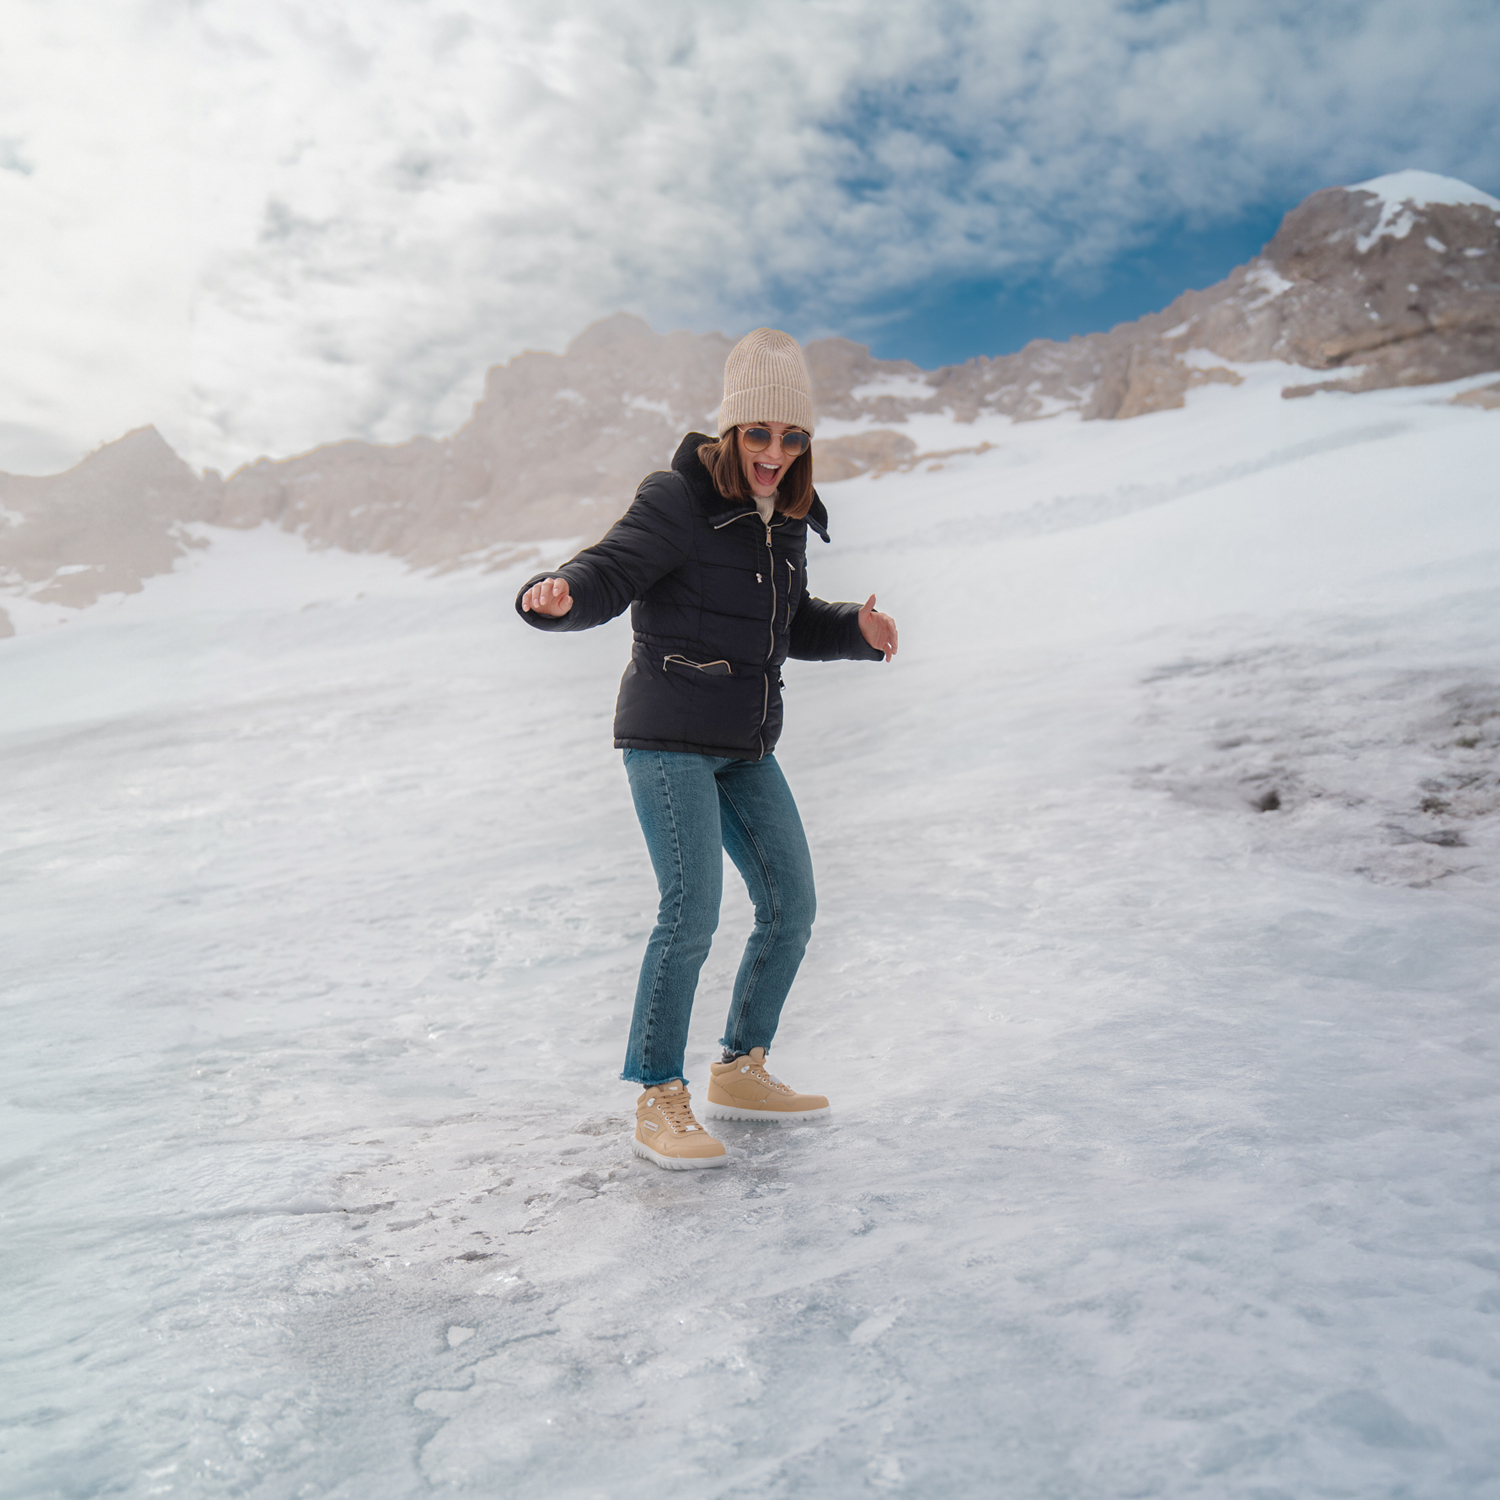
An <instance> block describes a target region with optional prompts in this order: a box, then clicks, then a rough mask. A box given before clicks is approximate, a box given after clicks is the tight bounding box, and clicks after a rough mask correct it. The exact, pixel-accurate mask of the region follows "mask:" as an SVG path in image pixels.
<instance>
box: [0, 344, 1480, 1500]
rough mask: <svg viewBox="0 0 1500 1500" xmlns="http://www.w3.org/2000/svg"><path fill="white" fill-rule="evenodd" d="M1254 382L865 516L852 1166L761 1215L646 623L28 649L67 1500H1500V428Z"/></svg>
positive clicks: (130, 627) (820, 704)
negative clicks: (661, 1057) (672, 1123)
mask: <svg viewBox="0 0 1500 1500" xmlns="http://www.w3.org/2000/svg"><path fill="white" fill-rule="evenodd" d="M1234 373H1235V374H1237V375H1238V376H1239V377H1240V378H1241V380H1242V382H1243V383H1242V384H1241V385H1239V386H1238V387H1229V386H1226V385H1209V386H1205V387H1202V388H1199V389H1195V390H1192V391H1190V392H1189V393H1188V396H1187V405H1186V407H1185V408H1184V409H1181V410H1175V411H1163V412H1158V413H1155V414H1152V415H1148V416H1143V417H1141V418H1140V419H1139V420H1137V421H1134V422H1129V423H1081V422H1079V421H1077V420H1076V418H1075V417H1073V416H1071V415H1066V416H1062V417H1058V418H1056V419H1054V420H1052V421H1043V422H1033V423H1029V424H1025V425H1020V426H1015V427H1011V426H1010V425H1009V424H1006V423H1003V422H1001V421H1000V419H998V418H997V419H995V423H994V426H993V429H991V428H990V427H985V428H984V430H983V431H979V430H978V429H977V428H976V427H968V426H954V425H953V424H949V426H948V427H947V428H946V429H943V428H942V426H941V423H942V422H943V420H944V419H942V418H940V417H938V416H935V415H934V416H929V417H920V416H919V417H914V418H913V419H912V420H913V423H914V424H915V423H917V422H925V423H930V424H931V428H930V430H929V429H928V428H927V427H924V428H922V430H921V431H920V433H915V434H914V435H915V440H917V441H919V442H920V444H921V446H922V447H923V448H924V449H929V450H943V449H960V448H965V447H968V448H974V447H977V446H979V444H980V442H981V441H984V442H989V443H991V444H992V446H991V447H989V448H988V449H987V450H985V451H982V452H968V453H959V454H956V455H955V456H952V457H950V458H948V459H946V460H943V461H941V467H936V468H931V469H929V468H928V467H926V466H922V467H918V468H916V469H913V470H911V471H909V472H892V473H887V474H885V475H883V476H882V477H880V478H872V477H869V476H865V477H862V478H858V479H853V480H850V481H848V482H845V483H842V484H839V485H835V486H831V487H830V489H829V492H828V494H827V500H828V503H829V508H830V511H831V513H832V530H833V536H834V542H835V545H834V546H831V547H827V548H819V549H818V550H817V552H816V553H815V555H814V556H813V558H812V559H811V567H812V578H813V581H814V585H815V587H817V589H818V590H819V592H821V593H823V594H824V595H825V596H827V597H846V598H853V597H863V596H864V594H865V593H867V592H868V591H869V590H871V589H874V590H876V591H877V592H878V594H879V597H880V600H881V603H882V605H883V606H885V607H887V608H889V609H890V610H891V611H892V612H893V613H894V614H895V615H896V616H897V618H898V620H899V622H900V624H901V627H902V632H903V649H902V652H901V655H900V657H899V659H898V661H897V662H896V663H895V664H894V665H892V666H889V667H885V666H879V667H877V666H869V665H865V664H853V663H849V664H836V665H831V666H828V665H818V666H815V665H810V664H799V663H793V664H792V665H791V667H790V669H789V670H788V672H787V680H788V693H787V713H788V732H787V736H786V740H785V742H784V747H783V751H782V753H781V759H782V762H783V764H784V765H785V767H786V769H787V773H788V776H789V778H790V779H791V781H792V783H793V786H794V787H795V788H796V790H797V792H798V794H799V798H800V800H801V803H802V806H803V810H804V815H805V817H806V821H807V823H808V826H809V831H810V834H811V838H812V842H813V847H814V852H815V858H816V861H817V866H818V871H819V879H820V894H821V915H820V918H819V925H818V929H817V931H816V932H815V934H814V940H813V947H812V949H811V951H810V954H809V958H808V962H807V964H806V966H805V968H804V971H803V975H802V977H801V979H800V980H799V983H798V986H797V989H796V991H795V992H794V995H793V998H792V1001H791V1003H790V1005H789V1007H788V1011H787V1016H786V1020H785V1024H784V1027H783V1031H782V1035H781V1037H780V1039H779V1041H778V1046H777V1049H776V1058H775V1061H776V1064H777V1069H778V1072H781V1073H782V1074H783V1075H784V1076H786V1077H787V1078H789V1079H790V1080H791V1081H793V1082H794V1083H797V1084H799V1085H800V1086H803V1087H809V1088H818V1089H822V1090H826V1091H827V1092H828V1093H829V1094H830V1095H831V1096H832V1098H833V1102H834V1107H835V1114H834V1116H833V1118H832V1120H831V1121H830V1122H829V1123H828V1124H826V1125H822V1126H811V1125H810V1126H806V1127H802V1128H800V1129H794V1130H791V1131H788V1132H785V1133H780V1134H774V1135H773V1134H767V1133H764V1132H763V1131H759V1130H757V1128H755V1127H751V1126H744V1127H733V1126H729V1127H725V1135H726V1139H727V1140H728V1143H729V1146H730V1150H731V1153H732V1158H733V1159H732V1162H731V1165H730V1167H729V1169H728V1170H727V1171H725V1172H722V1173H714V1174H705V1175H708V1176H711V1177H712V1179H713V1180H711V1181H700V1180H692V1181H687V1182H684V1181H682V1180H681V1177H680V1176H678V1175H675V1174H674V1175H669V1174H665V1173H659V1172H654V1171H652V1170H651V1169H649V1168H647V1167H645V1166H644V1165H639V1164H636V1163H634V1162H633V1161H632V1159H631V1158H630V1156H629V1153H628V1147H627V1144H626V1131H627V1128H628V1126H627V1116H628V1113H629V1111H630V1107H631V1103H632V1100H633V1094H634V1091H633V1090H632V1089H631V1088H630V1087H629V1086H627V1085H624V1084H620V1083H618V1082H615V1081H613V1080H614V1075H615V1073H616V1072H617V1070H618V1067H619V1063H620V1055H621V1053H622V1050H623V1039H624V1028H625V1022H626V1017H627V1013H628V1006H629V1001H630V995H631V991H632V987H633V981H634V971H635V967H636V964H637V961H638V958H639V953H640V949H641V946H642V944H643V941H644V937H645V933H646V931H647V929H648V926H649V923H650V920H651V914H652V911H653V909H654V901H655V893H654V890H653V889H652V886H651V882H650V879H649V874H648V869H647V864H646V860H645V856H644V850H643V848H642V846H641V842H640V836H639V833H638V831H637V830H636V828H635V825H634V820H633V817H632V814H631V812H630V808H629V801H628V796H627V793H626V788H625V783H624V778H623V775H622V772H621V770H620V767H619V763H618V756H617V755H616V753H615V752H614V751H612V750H611V749H610V746H609V717H610V711H611V707H612V702H613V696H614V687H615V682H616V680H617V678H618V674H619V670H620V668H621V666H622V663H623V660H624V657H625V653H626V632H625V630H624V626H623V622H617V623H616V624H615V625H614V626H611V627H607V628H605V629H602V630H599V631H596V632H593V633H591V634H589V635H587V636H581V637H578V638H576V639H565V638H555V637H549V636H543V635H541V634H540V633H537V632H532V631H529V630H527V629H525V628H524V627H523V626H522V625H521V624H520V623H519V622H518V621H517V620H516V619H515V618H514V615H513V613H512V610H511V597H512V593H513V589H514V586H515V584H516V582H517V581H518V574H517V573H516V572H515V571H512V572H511V573H509V574H502V575H492V576H489V577H485V576H482V575H475V574H472V573H463V574H455V575H449V576H448V577H446V578H431V577H421V576H416V575H412V574H408V573H405V572H403V571H401V570H400V568H399V567H398V566H397V565H396V564H395V563H394V562H392V561H391V560H390V559H381V558H371V557H365V558H351V557H347V556H340V555H339V554H335V553H319V554H307V553H305V552H304V551H303V550H302V549H301V544H300V543H299V542H297V541H296V539H295V538H290V537H287V536H285V535H284V534H282V533H279V532H271V531H269V530H267V531H262V532H250V533H245V534H243V535H241V536H239V537H238V538H237V540H235V541H234V544H233V545H225V544H224V538H223V537H217V538H216V534H215V533H212V532H203V533H201V534H200V537H199V539H200V540H204V539H207V540H209V541H210V543H211V545H209V546H208V547H207V548H197V549H194V550H193V552H192V553H191V555H190V557H189V558H188V559H187V562H190V563H191V565H192V566H191V569H190V570H186V568H187V563H186V562H185V563H182V564H179V572H177V573H174V574H172V575H169V576H167V577H165V578H160V579H156V580H152V581H150V582H148V584H147V586H146V588H145V590H144V591H143V592H142V593H140V594H136V595H132V596H130V597H128V598H125V599H124V600H122V601H116V602H114V603H112V604H108V605H103V606H98V607H96V608H95V609H93V610H89V611H86V612H84V613H83V614H82V615H81V616H78V617H75V619H74V623H72V624H69V625H67V626H66V627H65V628H61V629H47V630H32V631H30V632H29V633H23V634H20V635H18V636H16V637H14V638H12V639H9V640H6V641H3V642H0V704H3V705H4V709H3V712H4V719H3V727H0V764H3V777H0V818H3V826H4V828H5V830H6V840H5V853H4V862H3V865H0V871H3V878H4V881H5V886H4V900H3V903H0V951H3V952H4V954H5V969H6V976H7V982H6V989H5V1000H6V1013H5V1027H6V1047H5V1049H4V1061H3V1064H0V1066H3V1069H4V1083H5V1086H4V1092H3V1095H0V1098H3V1100H4V1105H3V1121H4V1126H3V1131H0V1142H3V1147H4V1152H5V1157H4V1167H3V1170H4V1172H5V1174H6V1176H5V1192H4V1197H3V1200H0V1201H3V1209H0V1211H3V1213H4V1232H3V1235H0V1256H3V1274H0V1285H3V1287H4V1295H5V1299H6V1305H5V1308H4V1312H3V1316H0V1326H3V1328H4V1330H5V1343H4V1370H3V1380H4V1383H5V1389H6V1403H5V1404H6V1408H7V1411H8V1413H9V1416H8V1419H7V1425H6V1426H5V1427H4V1429H3V1436H0V1443H3V1462H0V1473H3V1477H0V1495H3V1496H26V1497H28V1500H33V1497H42V1496H58V1497H61V1496H81V1495H99V1494H110V1495H119V1496H128V1497H132V1500H134V1497H145V1496H154V1495H168V1496H174V1495H175V1496H231V1495H233V1496H256V1497H273V1496H274V1497H283V1496H287V1497H290V1496H319V1497H348V1500H395V1497H405V1496H418V1495H426V1494H431V1493H441V1494H456V1495H472V1496H476V1497H485V1500H493V1497H498V1496H502V1495H503V1496H506V1497H532V1496H536V1497H541V1496H546V1497H549V1500H556V1497H596V1496H597V1497H601V1500H604V1497H608V1500H621V1497H637V1496H639V1497H645V1496H657V1495H659V1494H661V1493H663V1492H671V1493H674V1494H687V1495H693V1496H721V1497H726V1500H728V1497H752V1496H753V1497H790V1496H808V1497H812V1496H816V1497H827V1496H855V1495H867V1494H868V1495H890V1496H911V1497H921V1500H934V1497H941V1496H964V1497H968V1496H974V1495H991V1494H1000V1495H1005V1496H1007V1497H1043V1496H1046V1497H1075V1496H1076V1497H1079V1500H1084V1497H1088V1500H1094V1497H1099V1496H1124V1495H1157V1496H1204V1497H1216V1500H1217V1497H1224V1496H1247V1497H1248V1496H1259V1497H1269V1496H1298V1497H1302V1496H1312V1495H1332V1494H1345V1495H1360V1496H1366V1495H1368V1496H1375V1495H1397V1494H1410V1495H1420V1496H1423V1497H1424V1500H1432V1497H1449V1496H1451V1497H1459V1496H1464V1497H1470V1496H1482V1495H1493V1494H1500V1438H1497V1436H1496V1426H1495V1422H1494V1410H1495V1389H1494V1386H1495V1372H1496V1370H1497V1369H1500V1259H1497V1257H1496V1253H1495V1244H1496V1234H1497V1229H1500V1223H1497V1219H1500V1209H1497V1202H1496V1197H1495V1194H1494V1162H1495V1160H1496V1154H1497V1150H1500V1085H1497V1078H1496V1072H1495V1062H1496V1058H1497V1056H1500V1028H1497V1023H1496V1015H1497V1006H1500V981H1497V977H1496V976H1497V974H1500V924H1497V921H1496V910H1497V907H1496V898H1497V885H1500V882H1497V872H1500V815H1497V796H1500V787H1497V779H1496V772H1497V751H1500V669H1497V654H1496V651H1497V646H1500V506H1497V504H1496V499H1495V484H1494V474H1495V471H1496V459H1497V456H1500V415H1497V414H1496V413H1494V412H1491V411H1486V410H1483V409H1480V408H1477V407H1471V406H1455V405H1452V404H1450V399H1449V398H1451V397H1452V396H1453V395H1454V394H1455V393H1456V392H1459V391H1461V390H1462V389H1463V388H1464V387H1463V385H1462V383H1460V384H1457V385H1449V386H1440V387H1428V388H1422V389H1400V390H1387V391H1377V392H1370V393H1365V394H1359V395H1348V394H1324V395H1318V396H1315V397H1313V398H1311V399H1309V400H1306V401H1295V402H1288V401H1283V400H1282V399H1281V397H1280V395H1279V390H1280V386H1281V383H1282V382H1283V381H1284V379H1285V373H1286V372H1285V366H1281V365H1277V366H1268V367H1260V366H1237V367H1236V368H1235V370H1234ZM1471 383H1472V382H1471ZM980 425H981V426H982V425H983V424H982V423H981V424H980ZM550 545H552V547H553V550H554V551H558V552H561V551H562V550H563V549H564V545H565V544H563V543H556V544H550ZM174 591H175V592H174ZM728 888H729V891H730V894H729V896H728V897H727V899H726V910H725V917H724V922H723V925H722V927H721V931H720V938H719V942H718V945H717V946H716V948H715V951H714V954H713V956H712V957H711V958H710V961H709V966H708V969H707V971H706V973H705V978H704V984H703V989H702V993H701V996H700V1003H699V1011H698V1015H697V1017H696V1020H695V1027H694V1041H693V1048H692V1052H691V1054H690V1055H691V1057H692V1059H693V1069H694V1072H695V1073H696V1074H697V1075H698V1076H699V1077H701V1076H703V1074H704V1073H705V1072H706V1065H707V1060H708V1057H709V1055H710V1053H711V1050H712V1043H713V1039H714V1037H715V1036H716V1035H717V1034H718V1027H719V1023H720V1008H721V1006H722V1005H723V1003H724V999H725V996H726V992H727V986H728V984H729V982H730V979H731V976H732V974H733V969H734V966H735V962H736V959H737V952H736V950H737V948H738V945H739V941H740V939H741V938H742V937H743V934H744V932H745V930H746V927H747V925H748V924H747V914H746V912H745V910H744V903H743V900H742V898H741V897H740V895H739V893H738V890H737V889H736V884H735V882H734V881H733V880H731V881H730V883H729V887H728Z"/></svg>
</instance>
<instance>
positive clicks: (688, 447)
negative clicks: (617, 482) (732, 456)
mask: <svg viewBox="0 0 1500 1500" xmlns="http://www.w3.org/2000/svg"><path fill="white" fill-rule="evenodd" d="M718 441H719V440H718V438H712V437H709V436H707V435H706V434H705V433H702V432H690V433H688V435H687V436H686V437H685V438H683V440H682V441H681V442H680V443H679V444H678V445H677V452H676V453H674V454H673V455H672V471H673V473H675V474H681V475H682V476H683V478H685V479H686V480H688V482H689V483H690V484H692V485H693V487H694V488H695V489H697V490H699V491H700V492H701V493H702V494H703V495H704V496H705V497H706V498H707V499H708V501H709V504H711V505H712V504H714V503H715V502H717V501H720V500H722V499H723V498H724V497H723V496H722V495H720V494H719V492H718V490H717V489H716V488H715V487H714V482H713V480H712V478H710V477H709V472H708V470H707V469H705V468H704V467H703V460H702V459H701V458H699V457H698V450H699V449H700V448H701V447H702V446H703V445H704V443H716V442H718ZM754 508H755V507H754V506H753V505H751V504H750V503H749V501H746V502H745V503H744V504H743V505H735V504H733V503H732V502H731V503H730V509H731V510H735V511H738V510H753V509H754ZM805 519H806V521H807V524H808V525H809V526H810V527H812V529H813V530H814V531H816V532H817V533H818V535H819V536H820V537H822V538H823V540H824V541H825V542H826V541H829V540H830V538H829V535H828V510H827V507H826V506H825V505H824V504H823V502H822V500H821V499H819V498H818V492H817V491H816V490H814V491H813V503H812V509H811V510H809V511H808V513H807V516H806V517H805Z"/></svg>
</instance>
